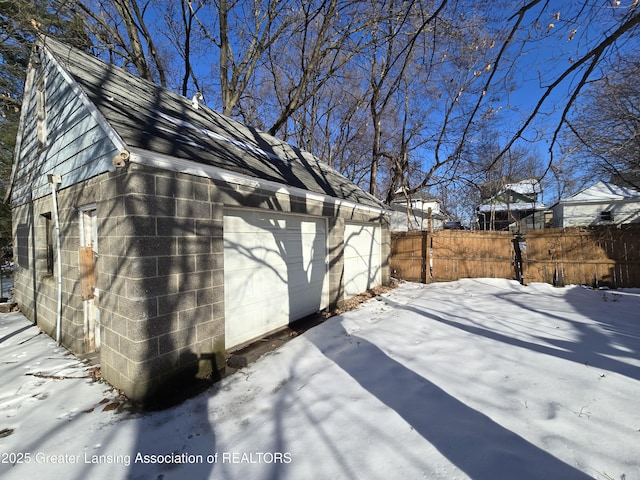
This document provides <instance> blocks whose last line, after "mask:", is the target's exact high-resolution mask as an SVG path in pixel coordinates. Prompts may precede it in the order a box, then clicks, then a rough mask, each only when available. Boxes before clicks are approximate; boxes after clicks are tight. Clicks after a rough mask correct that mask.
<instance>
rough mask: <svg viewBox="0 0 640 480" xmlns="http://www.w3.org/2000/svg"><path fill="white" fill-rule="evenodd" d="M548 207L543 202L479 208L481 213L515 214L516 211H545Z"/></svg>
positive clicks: (502, 204) (491, 205) (490, 205)
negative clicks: (507, 212) (508, 212)
mask: <svg viewBox="0 0 640 480" xmlns="http://www.w3.org/2000/svg"><path fill="white" fill-rule="evenodd" d="M545 208H546V207H545V205H544V203H542V202H526V203H496V204H484V205H479V206H478V211H479V212H506V211H510V212H514V211H516V210H544V209H545Z"/></svg>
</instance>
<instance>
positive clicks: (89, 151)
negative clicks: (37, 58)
mask: <svg viewBox="0 0 640 480" xmlns="http://www.w3.org/2000/svg"><path fill="white" fill-rule="evenodd" d="M43 76H44V77H45V86H46V90H45V91H46V95H45V96H46V117H47V131H48V140H49V143H48V146H47V147H46V148H44V149H42V148H40V146H39V142H38V138H37V125H38V122H37V90H38V89H37V85H38V82H39V81H40V80H41V78H43ZM24 105H25V108H26V110H25V111H24V112H23V114H22V124H21V127H20V129H19V131H20V132H21V135H22V136H21V138H19V139H18V141H19V145H20V149H19V152H18V158H17V159H16V162H15V165H16V167H15V168H16V170H15V172H14V173H13V185H12V191H11V205H12V206H18V205H22V204H24V203H25V202H28V201H30V200H36V199H38V198H42V197H43V196H45V195H48V194H49V193H50V192H51V186H50V185H49V184H48V181H47V174H49V173H55V174H58V175H61V176H62V185H61V186H60V188H65V187H68V186H70V185H74V184H76V183H78V182H81V181H83V180H86V179H89V178H91V177H94V176H96V175H99V174H101V173H104V172H107V171H111V170H113V169H114V167H113V165H112V163H111V159H112V158H113V157H114V155H116V154H117V153H118V149H117V147H116V145H115V144H114V142H113V141H112V139H111V137H110V136H109V135H108V133H107V132H106V131H105V128H104V127H103V124H101V123H100V122H99V121H98V120H97V118H99V116H98V115H97V113H96V112H95V111H94V110H93V109H92V108H91V107H88V106H87V105H86V104H85V103H84V102H83V101H82V97H81V96H79V95H77V92H76V91H75V90H74V89H73V88H72V86H71V85H70V84H69V83H68V82H67V81H66V79H65V78H64V76H63V75H62V74H61V73H60V72H59V71H58V70H57V69H56V65H55V64H54V63H53V62H52V61H51V60H50V59H49V57H44V58H43V59H42V64H41V66H40V67H39V68H38V69H37V70H35V71H34V74H33V75H32V76H31V83H30V84H28V85H27V88H26V92H25V98H24Z"/></svg>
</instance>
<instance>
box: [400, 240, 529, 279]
mask: <svg viewBox="0 0 640 480" xmlns="http://www.w3.org/2000/svg"><path fill="white" fill-rule="evenodd" d="M390 267H391V275H393V276H395V277H397V278H402V279H404V280H408V281H415V282H425V283H428V282H432V281H436V282H439V281H452V280H458V279H460V278H479V277H485V278H486V277H489V278H517V275H516V271H515V268H514V249H513V235H511V234H510V233H508V232H484V231H482V232H478V231H468V230H442V231H437V232H432V233H427V232H403V233H394V234H392V237H391V259H390Z"/></svg>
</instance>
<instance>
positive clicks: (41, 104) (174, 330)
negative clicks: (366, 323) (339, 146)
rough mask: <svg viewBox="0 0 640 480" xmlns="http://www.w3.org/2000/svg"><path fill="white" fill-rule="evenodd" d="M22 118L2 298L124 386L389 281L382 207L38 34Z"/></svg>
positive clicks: (174, 373)
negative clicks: (10, 298) (93, 358)
mask: <svg viewBox="0 0 640 480" xmlns="http://www.w3.org/2000/svg"><path fill="white" fill-rule="evenodd" d="M20 122H21V123H20V128H19V132H20V133H19V135H18V139H17V148H16V155H15V161H14V167H13V172H12V177H11V183H10V188H9V193H8V197H7V199H8V202H9V203H10V206H11V208H12V210H13V225H14V232H13V235H14V244H15V251H16V252H17V258H16V270H15V288H16V294H15V298H16V301H17V302H18V303H19V305H20V307H21V309H22V311H23V312H24V313H25V314H26V315H27V316H28V317H29V318H31V320H32V321H34V322H37V324H38V326H39V327H40V328H42V329H43V330H45V331H46V332H47V333H49V334H50V335H51V336H53V337H54V338H56V339H57V340H58V341H59V342H60V343H62V344H64V345H65V346H67V347H68V348H70V349H71V350H73V351H75V352H78V353H88V352H95V354H96V355H98V356H99V361H100V365H101V369H102V375H103V377H104V378H105V379H106V380H107V381H109V382H110V383H111V384H113V385H114V386H116V387H118V388H120V389H122V390H123V391H124V392H125V393H126V394H127V395H128V396H129V397H130V398H133V399H137V400H142V401H145V400H148V399H151V398H153V397H154V396H157V395H160V394H162V392H163V391H164V390H165V389H166V388H167V387H168V386H169V385H173V384H175V382H176V381H184V380H185V379H194V378H196V377H202V376H206V375H210V374H211V373H212V372H214V373H215V372H216V371H218V370H221V369H223V368H224V367H225V361H226V356H227V354H228V352H229V351H232V350H234V349H236V348H240V347H241V346H242V345H244V344H246V343H248V342H252V341H254V340H256V339H259V338H260V337H262V336H264V335H267V334H269V333H270V332H273V331H274V330H277V329H279V328H282V327H283V326H286V325H287V324H289V323H291V322H293V321H295V320H297V319H300V318H302V317H304V316H306V315H309V314H312V313H315V312H317V311H319V310H322V309H325V308H334V307H338V306H340V305H341V303H342V302H343V301H344V300H345V298H348V297H349V296H352V295H356V294H358V293H361V292H362V291H364V290H366V289H368V288H371V287H373V286H375V285H378V284H386V283H387V282H388V281H389V268H388V256H389V251H390V248H389V244H390V242H389V224H388V215H387V211H386V209H385V206H384V205H383V204H381V203H380V202H379V201H378V200H377V199H375V198H374V197H372V196H370V195H369V194H367V193H366V192H364V191H363V190H362V189H360V188H358V187H357V186H356V185H354V184H353V183H352V182H350V181H349V180H347V179H346V178H345V177H343V176H342V175H340V174H339V173H338V172H336V171H335V170H333V169H332V168H331V167H329V166H328V165H327V164H325V163H323V162H322V161H321V160H319V159H318V158H316V157H314V156H313V155H311V154H309V153H307V152H303V151H300V150H298V149H296V148H293V147H292V146H290V145H288V144H286V143H284V142H282V141H280V140H278V139H277V138H274V137H272V136H269V135H267V134H265V133H263V132H260V131H257V130H255V129H253V128H250V127H247V126H246V125H242V124H240V123H238V122H236V121H235V120H233V119H231V118H228V117H225V116H223V115H220V114H219V113H217V112H215V111H213V110H210V109H208V108H207V107H204V106H202V105H200V104H199V103H198V102H197V98H194V99H193V100H190V99H187V98H184V97H181V96H179V95H176V94H173V93H171V92H169V91H167V90H165V89H162V88H160V87H158V86H156V85H153V84H151V83H149V82H146V81H144V80H141V79H139V78H137V77H135V76H132V75H130V74H129V73H127V72H125V71H124V70H122V69H120V68H117V67H114V66H111V65H107V64H105V63H103V62H101V61H99V60H97V59H96V58H94V57H92V56H90V55H87V54H85V53H83V52H80V51H78V50H75V49H73V48H71V47H68V46H66V45H63V44H61V43H59V42H56V41H54V40H52V39H49V38H44V37H43V38H41V39H40V40H39V41H38V42H37V44H36V45H35V46H34V50H33V55H32V59H31V64H30V67H29V70H28V77H27V83H26V85H25V96H24V102H23V108H22V112H21V121H20ZM88 221H90V223H87V222H88ZM58 222H59V226H60V229H59V231H60V236H59V237H58V236H57V235H56V234H55V232H56V231H57V230H56V229H55V225H56V223H58ZM88 231H90V232H91V236H90V238H89V237H87V234H86V232H88ZM98 246H99V250H98Z"/></svg>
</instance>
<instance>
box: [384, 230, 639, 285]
mask: <svg viewBox="0 0 640 480" xmlns="http://www.w3.org/2000/svg"><path fill="white" fill-rule="evenodd" d="M390 267H391V272H392V275H393V276H395V277H396V278H401V279H404V280H409V281H418V282H425V283H429V282H434V281H453V280H458V279H460V278H482V277H484V278H487V277H489V278H506V279H516V280H519V281H521V282H522V283H530V282H546V283H550V284H553V285H567V284H582V285H592V286H605V285H606V286H611V287H640V226H635V225H634V226H625V227H624V228H622V229H619V228H615V227H604V228H572V229H545V230H535V231H529V232H527V233H526V235H524V236H520V235H516V236H514V235H513V234H511V233H508V232H486V231H466V230H443V231H438V232H432V233H427V232H403V233H394V234H392V238H391V259H390Z"/></svg>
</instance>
